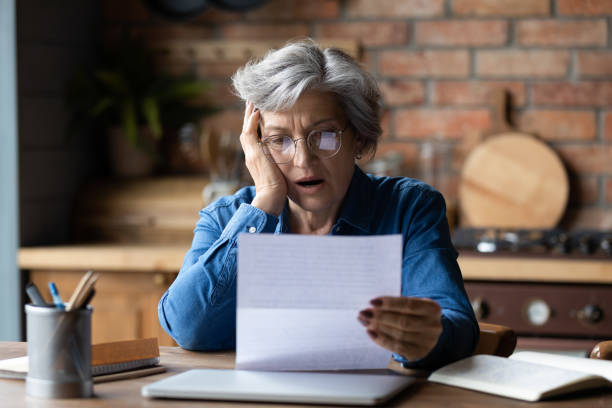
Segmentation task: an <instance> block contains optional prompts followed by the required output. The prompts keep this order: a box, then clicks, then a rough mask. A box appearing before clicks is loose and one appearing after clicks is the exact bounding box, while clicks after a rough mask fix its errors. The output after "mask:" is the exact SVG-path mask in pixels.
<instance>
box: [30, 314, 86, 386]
mask: <svg viewBox="0 0 612 408" xmlns="http://www.w3.org/2000/svg"><path fill="white" fill-rule="evenodd" d="M25 310H26V320H27V322H26V325H27V336H28V375H27V377H26V394H27V395H29V396H32V397H38V398H86V397H90V396H91V395H92V394H93V383H92V380H91V312H92V309H91V307H88V308H86V309H77V310H72V311H70V312H66V311H65V310H61V309H58V308H55V307H38V306H33V305H26V306H25Z"/></svg>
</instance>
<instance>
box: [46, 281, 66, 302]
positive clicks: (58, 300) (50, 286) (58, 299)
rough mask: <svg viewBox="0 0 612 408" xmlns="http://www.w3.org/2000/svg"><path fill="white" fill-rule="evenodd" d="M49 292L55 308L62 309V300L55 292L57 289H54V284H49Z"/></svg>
mask: <svg viewBox="0 0 612 408" xmlns="http://www.w3.org/2000/svg"><path fill="white" fill-rule="evenodd" d="M49 292H51V296H52V297H53V303H55V307H57V308H58V309H64V302H62V298H61V297H60V295H59V293H58V292H57V287H55V283H53V282H49Z"/></svg>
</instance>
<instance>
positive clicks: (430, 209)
mask: <svg viewBox="0 0 612 408" xmlns="http://www.w3.org/2000/svg"><path fill="white" fill-rule="evenodd" d="M412 204H413V205H414V207H413V208H412V211H408V214H411V216H410V217H409V218H410V219H409V220H406V224H405V225H406V228H405V231H404V255H403V262H402V295H403V296H418V297H427V298H430V299H433V300H435V301H436V302H438V304H439V305H440V307H441V308H442V318H441V323H442V334H441V335H440V338H439V339H438V342H437V344H436V345H435V347H434V348H433V349H432V350H431V351H430V353H429V354H428V355H427V356H425V357H424V358H423V359H420V360H417V361H409V360H407V359H406V358H404V357H402V356H400V355H395V356H394V357H395V358H396V360H398V361H400V362H402V363H403V364H404V366H406V367H410V368H426V369H434V368H437V367H440V366H442V365H444V364H448V363H450V362H452V361H455V360H458V359H460V358H463V357H467V356H469V355H470V354H471V353H472V352H473V351H474V348H475V347H476V343H477V342H478V337H479V329H478V323H477V321H476V318H475V316H474V312H473V310H472V307H471V305H470V303H469V301H468V298H467V295H466V293H465V289H464V286H463V279H462V276H461V271H460V269H459V265H458V263H457V252H456V250H455V248H454V246H453V245H452V243H451V241H450V233H449V228H448V222H447V219H446V207H445V203H444V198H443V197H442V195H441V194H440V193H438V192H436V191H434V190H426V189H423V191H422V192H421V194H420V197H419V198H418V199H417V200H416V201H415V202H413V203H412Z"/></svg>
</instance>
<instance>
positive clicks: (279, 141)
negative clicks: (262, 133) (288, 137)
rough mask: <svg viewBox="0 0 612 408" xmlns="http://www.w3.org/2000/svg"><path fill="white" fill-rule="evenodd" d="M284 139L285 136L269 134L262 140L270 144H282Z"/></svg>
mask: <svg viewBox="0 0 612 408" xmlns="http://www.w3.org/2000/svg"><path fill="white" fill-rule="evenodd" d="M284 141H285V136H269V137H266V138H265V139H264V142H265V143H267V144H268V145H272V146H282V145H283V144H284Z"/></svg>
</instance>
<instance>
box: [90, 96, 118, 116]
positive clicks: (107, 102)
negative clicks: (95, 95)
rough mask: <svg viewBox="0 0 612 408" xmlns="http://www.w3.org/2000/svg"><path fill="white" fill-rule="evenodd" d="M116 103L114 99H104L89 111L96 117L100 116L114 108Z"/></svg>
mask: <svg viewBox="0 0 612 408" xmlns="http://www.w3.org/2000/svg"><path fill="white" fill-rule="evenodd" d="M114 103H115V101H114V99H113V98H110V97H106V98H102V99H100V100H99V101H98V102H97V103H96V104H95V105H94V106H93V107H92V108H91V109H90V110H89V114H90V115H91V116H94V117H95V116H98V115H100V114H102V113H103V112H104V111H105V110H106V109H108V108H109V107H111V106H113V104H114Z"/></svg>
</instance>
